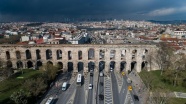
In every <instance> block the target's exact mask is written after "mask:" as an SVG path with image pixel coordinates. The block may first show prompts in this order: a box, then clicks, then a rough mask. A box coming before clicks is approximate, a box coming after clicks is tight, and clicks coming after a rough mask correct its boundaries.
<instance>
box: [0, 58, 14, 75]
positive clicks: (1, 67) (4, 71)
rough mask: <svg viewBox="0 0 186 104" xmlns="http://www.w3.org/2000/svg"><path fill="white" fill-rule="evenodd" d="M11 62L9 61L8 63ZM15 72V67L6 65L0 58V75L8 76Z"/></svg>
mask: <svg viewBox="0 0 186 104" xmlns="http://www.w3.org/2000/svg"><path fill="white" fill-rule="evenodd" d="M8 64H9V63H8ZM13 73H14V71H13V68H11V67H7V66H6V67H5V62H4V61H2V60H1V59H0V75H1V76H3V77H5V78H8V77H10V76H11V75H12V74H13Z"/></svg>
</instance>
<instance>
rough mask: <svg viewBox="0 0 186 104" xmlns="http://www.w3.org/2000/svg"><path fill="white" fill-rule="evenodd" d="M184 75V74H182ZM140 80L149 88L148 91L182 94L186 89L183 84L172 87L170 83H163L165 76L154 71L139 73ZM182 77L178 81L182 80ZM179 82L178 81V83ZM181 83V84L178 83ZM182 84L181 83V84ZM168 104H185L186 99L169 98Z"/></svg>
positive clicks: (158, 71)
mask: <svg viewBox="0 0 186 104" xmlns="http://www.w3.org/2000/svg"><path fill="white" fill-rule="evenodd" d="M183 74H184V73H183ZM139 75H140V77H141V79H142V80H143V82H144V83H145V85H146V86H148V85H149V86H150V91H152V92H154V91H157V89H158V91H162V92H164V91H167V92H183V93H186V87H184V86H183V84H176V86H174V85H173V84H172V83H170V81H167V80H166V81H165V79H167V78H166V75H165V74H162V75H161V71H160V70H156V71H149V72H147V71H142V72H140V73H139ZM184 79H185V78H184V77H182V78H180V79H179V80H184ZM178 82H179V81H178ZM179 83H181V82H179ZM182 83H183V82H182ZM168 104H186V98H170V99H169V103H168Z"/></svg>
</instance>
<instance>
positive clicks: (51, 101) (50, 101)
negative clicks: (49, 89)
mask: <svg viewBox="0 0 186 104" xmlns="http://www.w3.org/2000/svg"><path fill="white" fill-rule="evenodd" d="M53 103H54V98H53V97H49V99H48V100H47V102H46V103H45V104H53Z"/></svg>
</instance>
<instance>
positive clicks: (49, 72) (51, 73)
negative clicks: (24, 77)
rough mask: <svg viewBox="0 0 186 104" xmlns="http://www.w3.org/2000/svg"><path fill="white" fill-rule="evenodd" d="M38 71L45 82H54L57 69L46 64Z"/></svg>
mask: <svg viewBox="0 0 186 104" xmlns="http://www.w3.org/2000/svg"><path fill="white" fill-rule="evenodd" d="M40 70H41V71H42V72H43V76H44V77H45V78H46V79H47V80H54V79H55V77H56V73H57V71H58V67H56V66H53V65H52V64H50V63H47V64H45V65H43V66H42V67H40Z"/></svg>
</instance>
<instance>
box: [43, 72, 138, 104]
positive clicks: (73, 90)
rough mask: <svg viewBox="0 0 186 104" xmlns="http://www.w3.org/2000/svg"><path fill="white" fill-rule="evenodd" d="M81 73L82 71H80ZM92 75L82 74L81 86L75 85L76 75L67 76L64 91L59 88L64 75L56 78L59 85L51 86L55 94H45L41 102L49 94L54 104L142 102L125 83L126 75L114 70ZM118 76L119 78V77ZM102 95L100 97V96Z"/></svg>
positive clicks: (126, 103)
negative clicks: (101, 74)
mask: <svg viewBox="0 0 186 104" xmlns="http://www.w3.org/2000/svg"><path fill="white" fill-rule="evenodd" d="M80 73H81V74H82V75H83V72H80ZM92 73H93V76H90V73H88V74H87V75H86V76H84V81H83V82H84V83H83V84H82V86H77V84H76V79H77V78H76V77H77V76H75V77H74V78H73V77H72V78H70V77H69V78H68V79H67V80H65V81H66V82H68V83H69V87H68V88H67V90H66V91H62V90H61V88H60V87H61V85H62V83H63V82H64V80H63V79H64V77H66V76H65V75H64V76H63V77H60V79H58V81H59V82H60V83H59V85H58V86H59V87H56V86H53V88H51V90H49V91H48V93H50V92H51V91H52V90H55V91H56V92H54V93H56V94H54V93H53V94H47V96H45V98H44V99H43V101H42V102H41V104H45V102H46V101H47V99H48V98H49V97H50V96H53V97H54V98H55V99H56V101H55V104H129V103H130V104H142V103H140V100H139V101H135V99H134V97H133V95H136V92H135V91H134V90H132V91H129V90H128V86H129V85H131V84H130V83H127V77H126V76H124V77H118V75H119V74H116V73H115V72H114V71H112V72H110V73H109V74H108V75H105V74H104V76H100V75H99V72H92ZM119 78H120V79H119ZM89 84H92V85H93V89H89V88H88V86H89ZM101 95H102V96H103V98H101V97H100V96H101Z"/></svg>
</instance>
